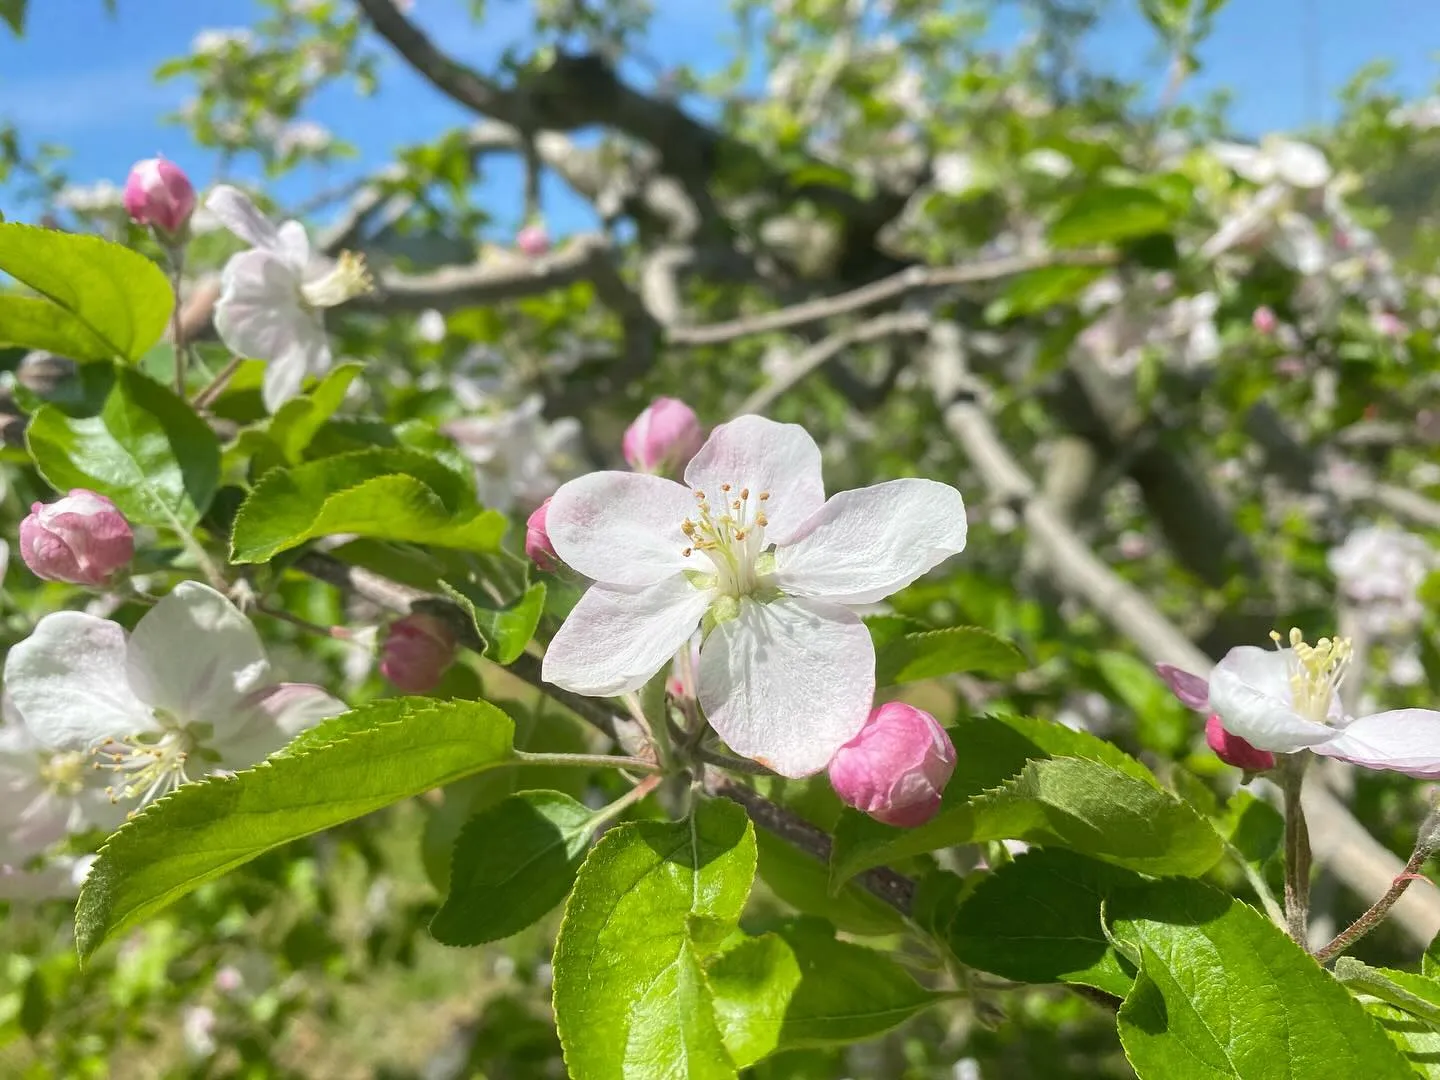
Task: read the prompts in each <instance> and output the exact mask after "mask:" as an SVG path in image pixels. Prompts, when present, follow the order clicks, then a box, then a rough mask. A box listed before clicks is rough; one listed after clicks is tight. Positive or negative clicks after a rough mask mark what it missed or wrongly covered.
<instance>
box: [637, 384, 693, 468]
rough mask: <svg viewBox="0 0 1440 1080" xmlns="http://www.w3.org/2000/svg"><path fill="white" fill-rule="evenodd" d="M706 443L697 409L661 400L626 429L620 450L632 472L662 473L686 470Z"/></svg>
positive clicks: (660, 398)
mask: <svg viewBox="0 0 1440 1080" xmlns="http://www.w3.org/2000/svg"><path fill="white" fill-rule="evenodd" d="M704 442H705V432H704V430H703V429H702V428H701V427H700V418H699V417H697V416H696V415H695V410H694V409H692V408H690V406H689V405H686V404H685V403H684V402H683V401H680V400H679V399H677V398H671V397H658V398H656V399H655V400H654V401H652V402H651V403H650V404H649V405H647V406H645V409H644V411H642V412H641V413H640V415H639V416H637V417H636V418H635V420H634V421H633V422H632V423H631V424H630V426H629V427H628V428H626V429H625V437H624V439H623V440H621V443H620V447H621V450H622V451H623V452H624V454H625V460H626V461H627V462H628V463H629V464H630V467H631V468H632V469H634V470H636V471H637V472H649V473H662V474H663V473H667V472H670V471H671V470H672V469H680V468H684V467H685V465H687V464H689V462H690V459H691V458H692V457H694V456H695V452H696V451H697V450H699V449H700V447H701V445H703V444H704Z"/></svg>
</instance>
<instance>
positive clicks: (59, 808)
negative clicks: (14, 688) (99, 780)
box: [0, 694, 124, 865]
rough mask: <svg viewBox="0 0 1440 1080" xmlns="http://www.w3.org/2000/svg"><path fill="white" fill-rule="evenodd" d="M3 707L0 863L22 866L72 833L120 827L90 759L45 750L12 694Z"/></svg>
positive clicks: (74, 752) (0, 701) (120, 815)
mask: <svg viewBox="0 0 1440 1080" xmlns="http://www.w3.org/2000/svg"><path fill="white" fill-rule="evenodd" d="M0 707H3V711H4V722H3V723H0V821H3V822H4V823H5V825H4V832H3V833H0V863H4V864H7V865H16V864H20V865H23V864H24V863H26V862H27V861H28V860H30V859H32V858H34V857H35V856H37V855H40V854H42V853H44V852H45V851H46V850H47V849H48V848H50V847H51V846H52V845H54V844H56V843H58V842H59V841H61V840H63V839H65V838H66V837H67V836H70V835H72V834H74V833H80V832H84V831H86V830H87V829H104V830H105V831H107V832H108V831H110V829H112V828H114V826H116V825H118V824H120V822H121V820H122V819H123V818H124V814H123V813H117V812H116V810H115V807H114V806H113V805H112V804H111V802H110V799H109V798H108V797H107V796H106V794H105V792H104V791H103V790H102V789H101V787H100V786H99V785H97V784H96V783H95V770H94V769H92V768H91V767H90V766H91V764H92V762H91V760H90V757H89V755H88V754H86V753H85V752H84V751H83V750H54V749H50V748H47V747H45V746H43V745H41V743H40V742H39V740H37V739H36V738H35V736H34V734H33V733H32V732H31V731H30V729H29V728H27V727H26V726H25V724H24V722H23V721H22V720H21V718H20V714H19V712H18V710H16V708H15V706H14V703H13V702H12V701H11V699H10V696H9V695H8V694H6V695H4V697H3V698H0Z"/></svg>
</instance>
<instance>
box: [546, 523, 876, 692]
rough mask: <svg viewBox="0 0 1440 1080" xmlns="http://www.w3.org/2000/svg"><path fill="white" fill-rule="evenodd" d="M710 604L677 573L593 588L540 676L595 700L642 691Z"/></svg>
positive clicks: (569, 620) (563, 630) (706, 596)
mask: <svg viewBox="0 0 1440 1080" xmlns="http://www.w3.org/2000/svg"><path fill="white" fill-rule="evenodd" d="M551 506H552V507H553V506H554V504H553V503H552V504H551ZM709 605H710V596H709V594H708V593H706V592H702V591H701V590H699V589H697V588H695V587H694V586H692V585H691V584H690V583H689V582H688V581H686V580H685V578H684V577H683V576H681V575H679V574H676V575H673V576H671V577H668V578H666V579H665V580H664V581H659V582H656V583H655V584H654V585H647V586H645V587H644V588H641V589H611V588H607V587H606V586H604V585H592V586H590V589H589V591H587V592H586V593H585V595H584V596H582V597H581V598H580V602H579V603H578V604H576V605H575V607H574V609H573V610H572V611H571V612H570V615H569V617H568V618H566V620H565V625H564V626H562V627H560V632H559V633H557V634H556V635H555V639H554V640H553V641H551V642H550V647H549V648H548V649H546V650H545V661H544V664H543V665H542V666H541V669H540V676H541V678H543V679H544V680H545V681H546V682H549V683H554V684H555V685H556V686H559V687H561V688H562V689H565V690H570V691H573V692H574V693H577V694H588V695H590V696H591V697H608V696H609V695H611V694H623V693H625V692H626V691H629V690H638V689H640V687H642V686H644V685H645V683H646V682H647V681H649V679H650V676H652V675H654V674H655V673H656V672H657V671H659V670H660V669H661V668H662V667H664V666H665V665H666V664H668V663H669V662H670V660H671V659H672V658H673V657H674V655H675V653H676V652H678V651H679V649H680V647H681V646H682V645H684V644H685V642H686V641H688V640H689V638H690V635H691V634H692V633H694V632H695V628H696V627H697V626H699V625H700V617H701V616H702V615H704V614H705V609H706V608H707V607H708V606H709ZM867 633H868V631H867Z"/></svg>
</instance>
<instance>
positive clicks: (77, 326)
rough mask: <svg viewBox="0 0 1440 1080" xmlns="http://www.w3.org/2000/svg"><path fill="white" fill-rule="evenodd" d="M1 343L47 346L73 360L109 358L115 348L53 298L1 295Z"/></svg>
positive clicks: (37, 346)
mask: <svg viewBox="0 0 1440 1080" xmlns="http://www.w3.org/2000/svg"><path fill="white" fill-rule="evenodd" d="M0 346H13V347H15V348H20V349H44V350H46V351H47V352H52V353H55V354H56V355H57V356H68V357H70V358H71V359H73V360H108V359H109V358H110V357H111V356H112V355H114V350H113V349H111V348H110V346H109V345H107V344H106V343H105V342H104V341H101V340H100V339H99V338H98V337H96V336H95V335H94V334H93V333H92V332H91V330H90V328H89V327H88V326H86V325H85V324H84V323H83V322H81V321H80V320H79V319H77V318H76V317H75V316H74V315H71V314H70V313H69V312H68V311H66V310H65V309H64V308H62V307H57V306H56V305H55V304H52V303H51V302H50V301H49V300H38V299H36V298H35V297H33V296H4V295H0Z"/></svg>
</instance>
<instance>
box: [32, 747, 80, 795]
mask: <svg viewBox="0 0 1440 1080" xmlns="http://www.w3.org/2000/svg"><path fill="white" fill-rule="evenodd" d="M85 760H86V755H85V754H84V753H83V752H82V751H80V750H62V751H61V752H60V753H58V754H51V755H50V756H49V757H47V758H45V759H43V760H42V761H41V762H40V779H41V781H43V782H44V784H45V786H46V787H48V788H49V789H50V790H51V791H53V792H55V794H57V795H77V794H79V792H80V789H81V788H82V787H84V785H85Z"/></svg>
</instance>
